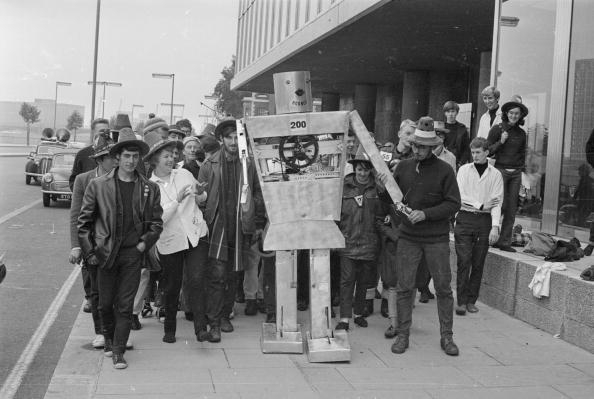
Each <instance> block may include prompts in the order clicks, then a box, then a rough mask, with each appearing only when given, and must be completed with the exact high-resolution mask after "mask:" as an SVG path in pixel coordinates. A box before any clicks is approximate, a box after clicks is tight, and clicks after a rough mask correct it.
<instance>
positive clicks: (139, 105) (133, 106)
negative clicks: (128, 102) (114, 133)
mask: <svg viewBox="0 0 594 399" xmlns="http://www.w3.org/2000/svg"><path fill="white" fill-rule="evenodd" d="M134 108H144V105H142V104H132V117H131V118H130V119H132V124H134Z"/></svg>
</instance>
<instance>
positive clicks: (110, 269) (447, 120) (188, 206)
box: [69, 86, 528, 369]
mask: <svg viewBox="0 0 594 399" xmlns="http://www.w3.org/2000/svg"><path fill="white" fill-rule="evenodd" d="M482 96H483V100H484V102H485V105H486V106H487V108H488V110H487V112H486V113H485V114H484V115H482V117H481V120H480V123H479V130H478V135H477V137H476V138H474V139H472V140H471V136H470V134H469V132H468V129H467V128H466V126H464V125H463V124H462V123H460V122H458V121H457V120H456V118H457V115H458V112H459V106H458V104H456V103H455V102H454V101H447V102H446V103H445V104H444V106H443V114H444V121H443V122H439V121H434V120H433V119H432V118H430V117H422V118H420V119H419V120H418V121H411V120H405V121H403V122H402V124H401V127H400V130H399V132H398V141H397V144H396V145H394V144H392V143H385V144H384V145H383V146H382V149H383V151H388V152H389V153H390V156H389V157H387V158H385V159H386V162H387V163H388V165H389V167H390V170H391V171H392V173H393V176H392V177H390V176H387V175H385V174H382V173H378V172H376V171H375V170H374V168H373V164H372V162H371V161H370V159H369V157H368V156H367V154H366V153H365V152H364V151H363V150H362V148H358V147H359V146H358V145H357V140H356V138H355V137H354V136H350V137H349V138H348V140H347V152H348V161H347V165H346V166H347V167H345V170H347V172H348V173H347V174H346V176H345V180H344V188H343V196H342V209H341V216H340V221H338V225H339V228H340V230H341V232H342V233H343V235H344V236H345V243H346V245H345V248H342V249H337V250H335V251H333V253H332V260H331V269H332V271H331V286H332V287H331V291H332V303H333V306H335V307H338V308H339V316H338V319H337V322H336V326H335V328H336V329H339V330H347V331H348V330H349V328H350V320H351V319H353V322H354V323H355V324H356V325H357V326H359V327H363V328H364V327H367V326H368V322H367V316H369V314H371V313H373V298H374V297H375V295H376V287H378V286H381V287H383V289H381V291H382V292H379V293H378V295H381V298H382V301H381V314H382V315H383V316H384V317H386V318H388V319H389V325H388V328H387V330H386V331H385V336H386V338H395V340H394V343H393V344H392V348H391V349H392V352H394V353H403V352H405V351H406V349H407V348H408V346H409V335H410V327H411V323H412V313H413V306H414V302H415V298H416V291H417V290H419V291H420V294H421V296H420V302H423V303H426V302H428V301H429V300H430V299H434V298H435V297H436V298H437V300H436V302H437V309H438V318H439V326H440V336H441V341H440V345H441V348H442V349H443V351H444V352H445V353H446V354H448V355H452V356H456V355H458V353H459V349H458V347H457V345H456V344H455V342H454V340H453V314H454V309H455V312H456V314H458V315H461V316H462V315H465V314H466V312H469V313H476V312H478V311H479V310H478V308H477V307H476V301H477V298H478V296H479V289H480V283H481V277H482V271H483V266H484V262H485V258H486V254H487V252H488V249H489V246H490V245H492V246H496V247H498V248H499V249H501V250H503V251H514V249H513V248H512V247H511V245H510V240H511V234H512V227H513V223H514V218H515V211H516V206H517V201H518V193H519V182H520V176H521V172H522V170H523V168H524V163H525V158H526V132H525V131H524V130H523V129H522V127H521V126H522V125H523V123H524V118H525V117H526V115H527V114H528V109H527V108H526V106H524V105H523V104H522V103H521V100H520V99H519V98H514V99H512V101H509V102H506V103H505V104H503V105H502V106H499V97H500V94H499V91H498V90H497V89H496V88H495V87H491V86H490V87H487V88H485V89H484V90H483V92H482ZM120 117H121V118H122V119H121V120H119V118H118V123H117V126H116V127H115V128H114V129H110V127H109V122H108V121H107V120H106V119H96V120H94V121H93V123H92V126H91V128H92V137H94V142H93V144H92V145H90V146H88V147H86V148H83V149H82V150H80V151H79V152H78V154H77V156H76V159H75V163H74V167H73V171H72V176H71V187H72V192H73V195H72V205H71V217H70V231H71V251H70V256H69V260H70V262H71V263H81V264H82V270H83V283H84V288H85V294H86V297H87V299H88V303H87V304H86V305H85V311H88V312H90V313H91V314H92V316H93V322H94V328H95V334H96V337H95V339H94V340H93V343H92V344H93V347H95V348H103V351H104V353H105V355H106V356H109V357H112V359H113V364H114V367H115V368H117V369H123V368H126V367H127V362H126V360H125V359H124V354H125V351H126V349H127V348H128V349H129V348H131V347H132V342H131V340H130V330H131V329H135V330H138V329H141V328H142V325H141V323H140V319H139V315H145V316H148V315H150V314H152V312H153V307H152V306H156V307H157V312H156V316H157V317H158V318H159V319H160V320H162V321H163V329H164V335H163V342H165V343H169V344H172V343H175V342H176V326H177V322H178V318H177V315H178V311H179V310H181V311H183V312H184V314H185V318H186V319H187V320H190V321H192V322H193V325H194V333H195V335H196V339H197V340H198V341H200V342H220V341H221V339H222V333H231V332H233V331H234V326H233V323H232V319H233V317H234V316H235V311H234V309H235V308H234V304H235V302H245V303H246V306H245V309H244V313H245V314H246V315H247V316H253V315H256V314H257V313H258V312H261V313H265V314H266V321H267V322H270V323H273V322H275V321H276V314H275V311H276V309H275V298H274V296H275V287H274V285H275V282H274V281H275V280H274V272H275V257H274V254H273V253H272V254H270V253H265V252H263V251H262V250H261V238H262V232H263V229H264V226H265V224H266V209H265V206H264V201H263V198H262V193H261V190H260V185H259V180H258V177H257V174H256V173H257V172H256V169H255V167H254V164H253V162H252V161H248V165H247V173H243V167H242V162H241V159H240V158H239V154H238V141H237V131H236V121H235V120H234V119H233V118H225V119H223V120H222V121H221V122H220V123H219V124H218V125H217V126H216V127H215V128H214V129H211V131H206V132H202V133H201V134H198V135H196V134H195V132H193V129H192V126H191V123H190V122H189V121H188V120H180V121H178V122H177V124H175V125H168V124H167V123H166V122H165V121H164V120H163V119H161V118H158V117H152V118H150V119H149V120H148V121H147V122H146V123H145V125H144V128H143V131H142V132H137V133H138V134H135V133H134V132H133V131H132V128H131V126H130V123H129V121H128V120H127V118H125V115H121V116H120ZM140 133H142V134H140ZM244 176H247V179H248V182H246V183H247V184H249V187H250V190H249V192H248V193H249V198H248V199H247V200H248V202H249V204H250V205H251V206H249V207H245V206H242V204H241V203H240V196H241V187H242V185H243V183H244V181H243V179H244ZM391 178H394V179H395V181H396V183H397V184H398V186H399V187H400V190H401V191H402V194H403V198H402V203H398V204H393V203H392V200H391V199H390V196H389V195H388V194H387V192H386V189H385V184H386V182H387V181H388V179H391ZM501 216H503V222H502V223H501V229H500V218H501ZM452 231H453V234H454V241H455V250H456V254H457V259H458V260H457V281H456V286H457V292H456V302H457V305H456V306H454V305H455V303H454V297H453V291H452V288H451V279H452V272H451V268H450V263H449V259H450V257H449V252H450V247H449V245H450V244H449V242H450V232H452ZM304 262H305V263H306V262H307V257H304V256H301V257H299V263H300V265H299V269H298V270H299V271H298V273H299V277H300V278H299V281H300V283H299V285H300V289H298V298H299V309H300V310H305V309H307V293H306V291H307V289H306V287H304V284H303V281H304V279H305V280H307V275H306V273H302V271H306V270H307V267H303V265H302V264H303V263H304ZM380 280H381V283H382V284H381V285H379V284H378V281H380ZM431 280H433V287H434V291H435V294H433V293H432V292H431V290H430V288H429V286H430V281H431ZM333 316H334V312H333Z"/></svg>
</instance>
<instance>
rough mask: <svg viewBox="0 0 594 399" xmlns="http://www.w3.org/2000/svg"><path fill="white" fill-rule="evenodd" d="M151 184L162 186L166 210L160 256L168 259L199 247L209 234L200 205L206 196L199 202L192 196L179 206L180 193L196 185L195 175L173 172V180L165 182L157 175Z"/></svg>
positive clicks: (160, 241) (162, 205) (158, 242)
mask: <svg viewBox="0 0 594 399" xmlns="http://www.w3.org/2000/svg"><path fill="white" fill-rule="evenodd" d="M151 181H153V182H155V183H156V184H157V185H158V186H159V190H160V192H161V207H162V208H163V232H162V233H161V236H160V237H159V241H157V249H158V250H159V253H161V254H164V255H167V254H173V253H175V252H179V251H183V250H185V249H188V248H189V244H188V242H189V243H190V244H192V246H193V247H196V246H197V245H198V241H199V240H200V238H201V237H204V236H206V235H207V234H208V226H207V225H206V222H205V221H204V218H203V217H202V211H200V208H198V205H197V204H196V202H199V203H202V202H204V201H206V198H207V194H206V192H204V193H202V194H200V195H199V196H198V197H197V198H196V197H195V196H193V195H188V196H187V197H186V198H184V199H183V200H182V202H177V195H178V193H179V192H180V191H181V190H182V189H183V188H184V187H186V186H188V185H192V184H195V183H196V180H195V179H194V177H193V176H192V173H190V172H189V171H187V170H186V169H173V170H172V171H171V175H170V176H169V179H167V180H162V179H161V178H159V177H157V176H156V175H155V174H154V173H153V175H152V176H151Z"/></svg>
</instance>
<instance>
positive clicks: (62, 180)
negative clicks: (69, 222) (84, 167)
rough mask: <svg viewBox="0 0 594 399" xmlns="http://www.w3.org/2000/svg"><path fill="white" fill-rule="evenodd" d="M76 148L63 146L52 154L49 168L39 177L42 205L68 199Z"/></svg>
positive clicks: (70, 193) (70, 192) (70, 194)
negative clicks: (69, 180)
mask: <svg viewBox="0 0 594 399" xmlns="http://www.w3.org/2000/svg"><path fill="white" fill-rule="evenodd" d="M77 152H78V149H75V148H63V149H62V150H60V151H59V152H56V153H54V154H53V155H52V158H51V165H52V166H51V168H50V170H49V171H48V172H47V173H46V174H44V175H43V177H42V178H41V195H42V197H43V206H50V203H51V201H52V200H53V201H70V200H71V198H72V191H71V190H70V185H69V184H68V179H69V178H70V173H72V165H74V157H75V156H76V153H77Z"/></svg>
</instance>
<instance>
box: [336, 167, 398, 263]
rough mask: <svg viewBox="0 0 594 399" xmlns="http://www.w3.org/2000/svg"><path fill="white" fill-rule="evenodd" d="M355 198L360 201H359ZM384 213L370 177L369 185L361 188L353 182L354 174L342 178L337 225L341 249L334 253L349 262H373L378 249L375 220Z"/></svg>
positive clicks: (378, 242)
mask: <svg viewBox="0 0 594 399" xmlns="http://www.w3.org/2000/svg"><path fill="white" fill-rule="evenodd" d="M357 198H360V200H359V202H358V200H357ZM359 203H360V205H359ZM385 214H386V209H385V206H384V204H383V203H382V201H381V200H380V199H379V197H378V195H377V190H376V186H375V181H374V180H373V177H371V176H370V179H369V182H368V183H367V184H366V185H365V186H363V187H361V186H360V185H358V184H357V183H356V182H355V174H354V173H350V174H348V175H347V176H345V178H344V188H343V191H342V208H341V212H340V222H339V223H338V227H339V228H340V231H341V232H342V235H343V236H344V240H345V247H344V248H343V249H339V250H338V253H339V254H340V255H341V256H346V257H348V258H352V259H361V260H375V259H376V258H377V256H378V254H379V249H380V237H379V234H378V230H377V221H378V219H379V220H382V219H383V217H384V216H385Z"/></svg>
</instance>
